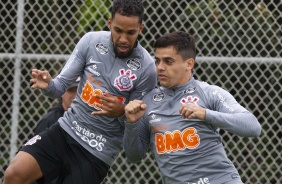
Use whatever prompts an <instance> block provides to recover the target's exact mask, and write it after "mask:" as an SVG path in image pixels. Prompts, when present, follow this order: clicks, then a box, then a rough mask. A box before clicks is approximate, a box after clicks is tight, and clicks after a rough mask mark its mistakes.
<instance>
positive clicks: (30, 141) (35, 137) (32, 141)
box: [25, 135, 41, 146]
mask: <svg viewBox="0 0 282 184" xmlns="http://www.w3.org/2000/svg"><path fill="white" fill-rule="evenodd" d="M37 140H41V136H40V135H36V136H34V137H33V138H31V139H30V140H29V141H27V143H25V146H27V145H33V144H35V143H36V142H37Z"/></svg>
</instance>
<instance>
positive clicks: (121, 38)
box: [119, 34, 127, 43]
mask: <svg viewBox="0 0 282 184" xmlns="http://www.w3.org/2000/svg"><path fill="white" fill-rule="evenodd" d="M119 41H120V42H121V43H127V36H126V34H121V35H120V37H119Z"/></svg>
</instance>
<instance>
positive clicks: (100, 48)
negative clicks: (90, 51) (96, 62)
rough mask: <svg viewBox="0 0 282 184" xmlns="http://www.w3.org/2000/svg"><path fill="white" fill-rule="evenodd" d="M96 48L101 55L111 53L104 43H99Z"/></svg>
mask: <svg viewBox="0 0 282 184" xmlns="http://www.w3.org/2000/svg"><path fill="white" fill-rule="evenodd" d="M95 48H96V50H97V51H98V52H99V53H100V54H103V55H105V54H108V53H109V50H108V47H107V46H106V45H105V44H103V43H97V44H96V45H95Z"/></svg>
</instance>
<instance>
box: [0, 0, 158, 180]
mask: <svg viewBox="0 0 282 184" xmlns="http://www.w3.org/2000/svg"><path fill="white" fill-rule="evenodd" d="M143 12H144V10H143V5H142V1H141V0H115V1H114V2H113V7H112V15H111V18H110V19H109V20H108V27H109V29H110V31H99V32H90V33H87V34H85V35H84V36H83V37H82V38H81V40H80V41H79V42H78V44H77V45H76V47H75V49H74V51H73V53H72V54H71V56H70V58H69V60H68V61H67V63H66V65H65V66H64V68H63V69H62V71H61V72H60V74H59V75H58V76H57V77H55V78H54V79H51V76H50V74H49V73H48V72H47V71H41V70H37V69H33V70H32V79H31V83H33V85H32V86H31V87H32V88H38V89H41V90H42V93H43V94H45V95H47V96H49V97H53V98H58V97H60V96H61V95H62V94H63V93H64V92H65V90H66V89H67V88H68V86H70V85H71V84H72V83H73V82H74V81H75V80H76V79H77V78H78V77H79V76H80V77H81V79H80V83H79V86H78V91H77V96H76V98H75V99H74V100H73V102H72V104H71V108H69V109H68V110H67V111H66V112H65V114H64V116H63V117H62V118H60V119H59V120H58V123H56V124H54V125H52V126H51V127H50V128H49V129H48V130H46V131H44V132H42V133H41V134H39V135H36V136H35V137H33V138H32V139H31V140H29V141H28V142H27V143H26V144H25V145H24V146H23V147H22V148H21V150H20V151H19V153H18V154H17V155H16V157H15V158H14V159H13V161H12V162H11V164H10V165H9V167H8V168H7V170H6V171H5V175H4V184H10V183H21V184H25V183H31V182H32V181H34V180H38V179H39V178H42V179H40V181H38V182H39V183H44V182H45V183H48V182H49V181H51V180H52V179H53V178H56V177H57V175H58V173H57V172H54V171H57V170H58V169H60V168H62V167H66V170H67V172H68V173H67V175H66V177H65V179H64V182H63V183H66V184H72V183H73V184H93V183H97V184H98V183H101V182H102V181H103V179H104V178H105V176H106V175H107V172H108V170H109V168H110V165H111V164H112V163H113V161H114V159H115V157H116V156H117V155H118V153H119V152H120V151H121V149H122V141H123V133H124V119H123V114H124V106H125V104H127V103H128V101H129V100H133V99H140V98H141V97H142V96H143V95H144V94H145V93H146V92H148V91H149V90H151V89H153V88H154V87H155V86H156V83H157V76H156V68H155V64H154V61H153V58H152V57H151V56H150V54H149V53H148V52H147V51H146V50H145V49H144V48H143V47H142V46H141V45H140V43H139V42H138V41H137V37H138V35H139V34H140V33H141V31H142V29H143V27H144V24H143V21H142V20H143Z"/></svg>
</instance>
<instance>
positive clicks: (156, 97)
mask: <svg viewBox="0 0 282 184" xmlns="http://www.w3.org/2000/svg"><path fill="white" fill-rule="evenodd" d="M163 99H164V93H158V94H155V95H154V96H153V100H154V101H155V102H159V101H162V100H163Z"/></svg>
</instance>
